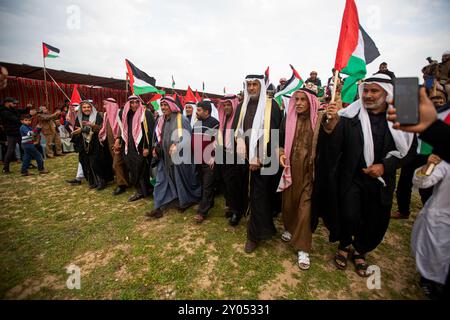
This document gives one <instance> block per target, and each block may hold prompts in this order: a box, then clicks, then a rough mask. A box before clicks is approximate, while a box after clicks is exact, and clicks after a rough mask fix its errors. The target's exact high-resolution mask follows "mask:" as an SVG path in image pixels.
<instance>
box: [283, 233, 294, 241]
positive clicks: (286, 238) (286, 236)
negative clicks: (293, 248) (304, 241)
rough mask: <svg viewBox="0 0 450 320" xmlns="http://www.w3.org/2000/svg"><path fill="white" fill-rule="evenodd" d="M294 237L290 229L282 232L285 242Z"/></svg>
mask: <svg viewBox="0 0 450 320" xmlns="http://www.w3.org/2000/svg"><path fill="white" fill-rule="evenodd" d="M291 239H292V234H290V232H289V231H284V232H283V233H282V234H281V240H283V241H285V242H289V241H291Z"/></svg>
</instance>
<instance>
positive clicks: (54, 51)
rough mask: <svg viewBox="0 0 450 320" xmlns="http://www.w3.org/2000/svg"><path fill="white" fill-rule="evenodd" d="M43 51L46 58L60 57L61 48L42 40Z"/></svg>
mask: <svg viewBox="0 0 450 320" xmlns="http://www.w3.org/2000/svg"><path fill="white" fill-rule="evenodd" d="M42 51H43V54H44V59H45V58H58V57H59V49H58V48H55V47H52V46H51V45H49V44H46V43H45V42H42Z"/></svg>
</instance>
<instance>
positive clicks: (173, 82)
mask: <svg viewBox="0 0 450 320" xmlns="http://www.w3.org/2000/svg"><path fill="white" fill-rule="evenodd" d="M172 89H175V79H174V78H173V76H172Z"/></svg>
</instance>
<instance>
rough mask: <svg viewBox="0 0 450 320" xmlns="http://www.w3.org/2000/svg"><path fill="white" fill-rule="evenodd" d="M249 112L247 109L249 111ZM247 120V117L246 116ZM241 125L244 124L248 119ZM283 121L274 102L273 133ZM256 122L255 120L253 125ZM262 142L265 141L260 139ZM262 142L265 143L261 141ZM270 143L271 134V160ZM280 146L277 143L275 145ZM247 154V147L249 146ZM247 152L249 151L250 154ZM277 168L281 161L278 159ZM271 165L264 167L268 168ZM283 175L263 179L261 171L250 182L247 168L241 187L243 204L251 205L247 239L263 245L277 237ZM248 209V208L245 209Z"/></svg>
mask: <svg viewBox="0 0 450 320" xmlns="http://www.w3.org/2000/svg"><path fill="white" fill-rule="evenodd" d="M241 108H242V103H240V104H239V105H238V107H237V109H236V116H235V118H234V123H233V127H234V128H235V127H236V126H237V123H238V122H239V115H240V113H241ZM248 110H249V109H248V108H247V111H248ZM244 118H245V115H244ZM244 118H243V119H242V121H245V119H244ZM281 119H282V112H281V109H280V107H279V106H278V104H277V103H276V101H275V100H272V109H271V119H270V129H271V130H278V129H280V124H281ZM250 122H253V119H252V120H251V121H250ZM261 139H263V138H262V137H261ZM260 141H262V140H260ZM271 142H272V134H271V136H270V139H269V142H268V143H267V156H268V157H271ZM274 143H276V145H278V141H274ZM247 150H248V146H247ZM247 152H248V151H247ZM275 161H276V163H277V164H278V159H275ZM268 166H270V164H266V165H264V167H268ZM281 173H282V171H281V170H280V168H279V167H278V170H277V173H276V174H273V175H263V174H261V170H258V171H253V172H251V175H250V182H249V174H250V171H249V164H248V163H247V164H246V166H245V170H244V172H243V176H242V179H241V183H242V185H243V187H244V188H243V189H244V190H243V192H244V193H243V194H242V197H244V200H245V202H246V203H248V199H249V200H250V205H249V208H250V221H249V223H248V228H247V238H248V239H250V240H252V241H260V240H267V239H270V238H271V237H272V236H273V235H275V234H276V228H275V225H274V223H273V217H274V215H275V214H277V213H279V212H280V211H281V195H280V194H279V193H277V192H276V191H277V187H278V183H279V181H280V177H281ZM249 187H250V197H249V196H248V188H249ZM245 207H247V204H246V206H245Z"/></svg>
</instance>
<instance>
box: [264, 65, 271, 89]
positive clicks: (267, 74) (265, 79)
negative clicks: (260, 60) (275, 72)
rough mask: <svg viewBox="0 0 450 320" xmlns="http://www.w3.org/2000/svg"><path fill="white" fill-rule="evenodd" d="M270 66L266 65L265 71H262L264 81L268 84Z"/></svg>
mask: <svg viewBox="0 0 450 320" xmlns="http://www.w3.org/2000/svg"><path fill="white" fill-rule="evenodd" d="M269 69H270V66H269V67H267V69H266V71H265V72H264V82H265V83H266V85H268V84H269V73H270V70H269Z"/></svg>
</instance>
